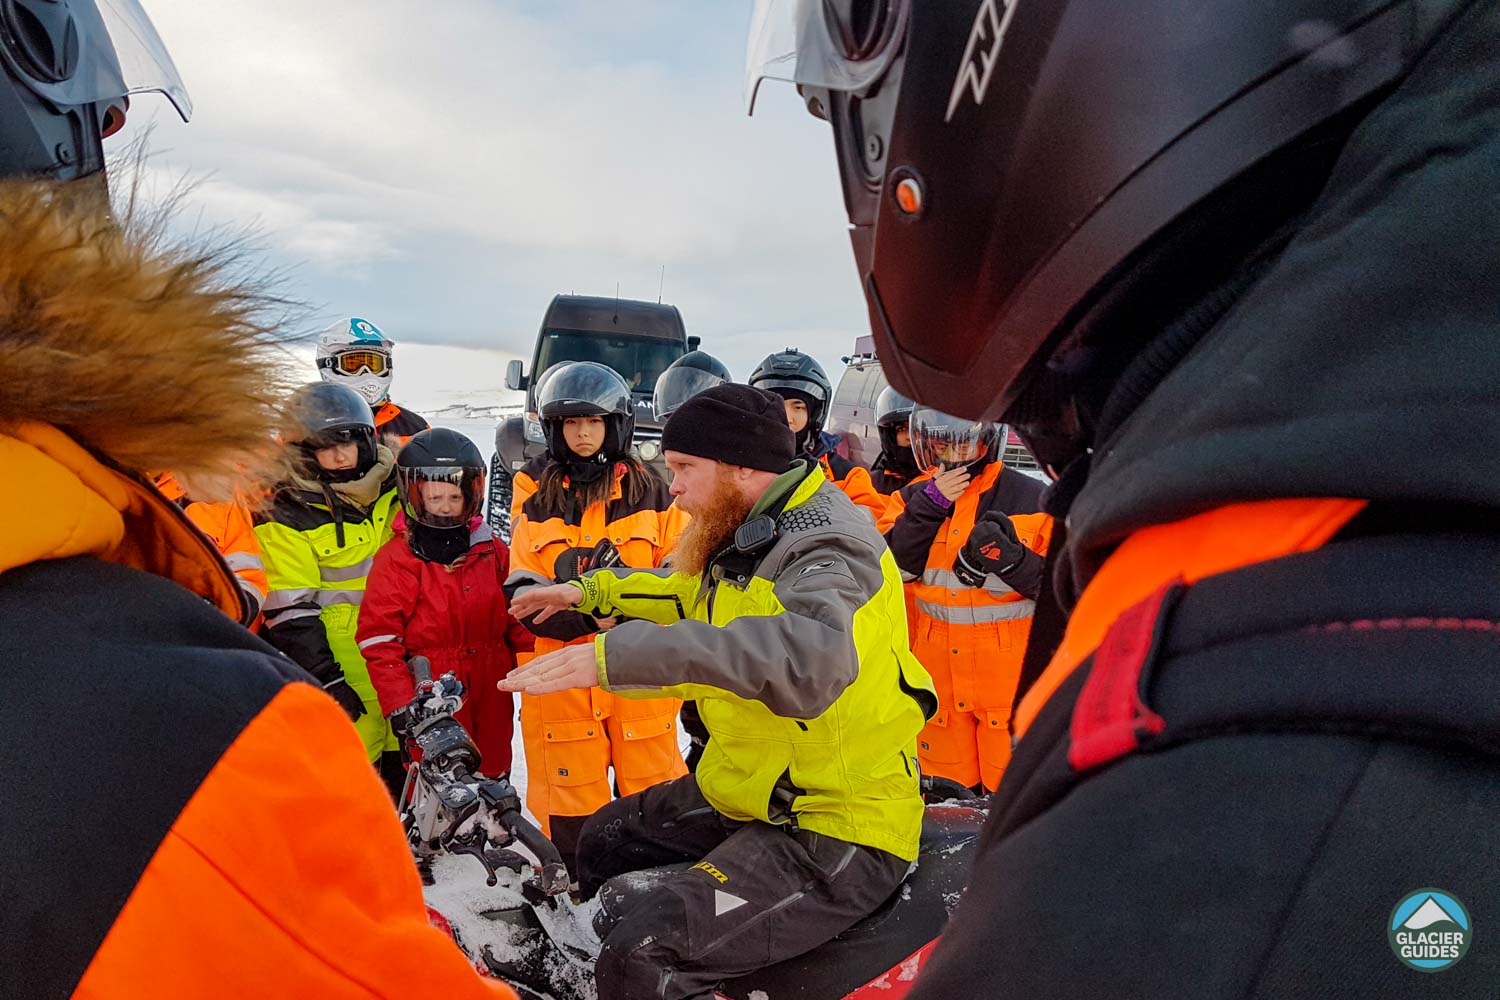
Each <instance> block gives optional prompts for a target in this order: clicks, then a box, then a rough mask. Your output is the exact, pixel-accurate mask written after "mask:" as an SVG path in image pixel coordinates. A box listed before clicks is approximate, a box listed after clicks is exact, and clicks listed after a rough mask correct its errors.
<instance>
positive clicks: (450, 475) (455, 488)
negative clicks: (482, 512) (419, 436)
mask: <svg viewBox="0 0 1500 1000" xmlns="http://www.w3.org/2000/svg"><path fill="white" fill-rule="evenodd" d="M396 485H397V488H398V489H399V490H400V491H401V504H402V506H403V507H404V508H405V509H406V516H407V517H409V518H411V519H412V520H414V521H416V522H417V523H419V524H425V525H427V526H428V527H431V528H457V527H460V526H462V525H465V524H468V523H469V521H470V520H472V519H473V518H474V517H476V516H478V514H479V509H480V506H481V505H482V504H483V503H484V469H483V468H482V467H479V466H472V465H461V466H454V465H448V466H418V467H415V468H412V467H406V466H402V467H398V468H397V470H396Z"/></svg>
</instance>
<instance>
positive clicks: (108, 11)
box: [25, 0, 193, 121]
mask: <svg viewBox="0 0 1500 1000" xmlns="http://www.w3.org/2000/svg"><path fill="white" fill-rule="evenodd" d="M68 14H69V15H70V16H71V21H72V23H71V24H70V25H69V27H70V28H71V29H72V30H73V33H74V39H76V45H77V57H76V60H77V61H76V67H75V68H74V69H73V71H72V72H71V73H69V74H68V75H67V76H66V78H65V79H61V80H56V79H48V78H47V77H48V76H51V75H55V74H50V73H45V72H39V70H40V69H41V67H42V66H43V65H45V64H47V63H50V60H42V59H40V58H38V59H37V60H34V62H35V63H36V66H33V67H28V68H27V69H28V71H27V72H26V73H25V78H26V84H27V86H28V87H29V88H31V89H32V90H34V91H35V92H36V93H37V94H39V95H41V96H42V97H44V98H46V99H47V100H49V101H51V102H53V103H54V104H59V105H63V106H68V107H78V106H81V105H86V104H96V103H99V102H104V101H117V100H119V99H120V98H122V97H125V96H127V95H129V94H141V93H148V92H153V91H154V92H156V93H159V94H163V95H165V96H166V98H167V100H169V101H171V102H172V106H173V107H174V108H176V109H177V113H178V114H179V115H181V116H182V120H183V121H187V120H188V119H189V118H191V117H192V115H193V101H192V98H190V97H188V92H187V87H186V86H184V85H183V82H182V77H181V76H180V75H179V74H178V72H177V66H176V65H175V64H174V63H173V62H172V57H171V56H170V55H168V54H167V47H166V45H164V44H163V43H162V40H161V35H159V34H157V31H156V28H155V26H154V25H152V23H151V18H149V17H147V16H146V12H145V11H144V10H142V9H141V5H140V4H139V3H137V2H136V0H96V3H93V4H72V5H70V6H69V8H68ZM74 39H70V41H73V40H74Z"/></svg>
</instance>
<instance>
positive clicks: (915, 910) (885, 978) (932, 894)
mask: <svg viewBox="0 0 1500 1000" xmlns="http://www.w3.org/2000/svg"><path fill="white" fill-rule="evenodd" d="M413 672H414V674H415V675H416V677H417V692H418V694H417V699H416V701H414V702H413V704H412V706H411V708H410V710H409V711H410V712H411V717H412V720H413V721H412V724H411V727H410V729H409V731H408V735H407V738H406V743H407V746H408V752H409V754H410V758H411V761H412V765H411V767H409V769H408V771H407V779H406V784H405V787H404V788H403V790H402V794H401V799H400V803H399V810H400V816H401V822H402V825H403V827H404V828H405V830H406V833H407V839H408V842H409V843H410V845H411V848H412V852H413V855H414V857H415V859H416V863H417V867H418V870H419V871H420V872H421V874H422V877H423V882H424V893H425V894H426V897H427V902H428V913H429V918H430V919H431V921H432V923H433V924H434V926H437V927H438V928H440V929H441V930H443V931H444V932H446V933H448V934H450V935H451V936H452V937H453V939H454V942H455V943H456V944H457V945H458V946H459V948H461V949H462V950H463V951H464V953H465V954H466V955H467V956H468V957H469V958H470V959H471V960H472V961H473V962H474V964H475V967H476V968H477V969H478V970H479V971H480V972H481V973H484V974H486V975H490V976H494V977H497V978H499V979H503V980H504V981H506V982H507V983H508V984H510V985H511V986H512V987H513V988H514V989H515V990H516V991H517V993H518V994H519V995H520V996H521V997H522V1000H597V992H596V991H595V988H594V976H593V963H594V960H595V958H596V957H597V956H598V954H599V946H600V941H601V940H602V939H603V938H604V937H605V936H606V935H608V933H609V932H610V930H611V929H612V928H613V927H614V925H615V924H616V923H617V922H618V921H619V920H620V919H621V918H622V917H623V916H624V915H625V914H626V913H628V912H629V911H630V910H631V909H632V908H633V907H634V906H635V905H637V904H638V903H639V902H640V901H641V900H643V899H644V898H645V897H646V895H647V894H649V893H650V892H651V891H652V890H653V889H654V888H655V887H656V886H658V885H659V884H660V883H661V882H662V881H664V880H666V879H669V878H671V877H672V876H673V875H675V874H676V873H678V872H680V871H683V870H685V869H687V868H689V867H691V863H690V862H684V863H682V864H678V865H669V866H666V867H662V868H653V869H649V870H646V871H639V872H630V873H627V874H625V875H620V876H617V877H615V878H613V879H611V880H610V881H609V882H607V883H605V885H604V887H603V888H602V889H601V890H600V892H599V893H598V895H596V896H595V897H594V898H593V899H591V900H589V901H587V902H582V903H580V902H577V901H576V900H575V899H574V897H573V896H572V894H571V893H570V892H569V889H570V885H569V877H568V873H567V870H566V868H565V867H564V866H563V863H562V860H561V858H560V857H559V855H558V852H557V849H556V848H555V847H554V846H553V845H552V843H551V842H550V841H549V840H548V839H547V838H546V836H545V835H543V833H542V831H541V830H540V829H538V828H537V826H536V825H535V824H534V823H532V822H531V821H530V820H529V819H527V818H526V817H525V816H524V815H523V814H522V810H521V800H520V796H519V795H518V794H517V793H516V790H515V789H514V788H513V787H512V786H511V784H510V782H509V781H508V780H507V779H506V778H504V777H499V778H489V777H485V776H484V775H483V774H482V772H481V771H480V759H479V753H478V751H477V750H476V749H475V747H474V744H473V741H472V740H470V739H469V736H468V734H467V733H466V732H465V731H464V728H463V726H462V725H461V724H460V723H458V722H457V721H456V720H455V719H454V718H453V712H454V711H455V710H456V709H457V708H458V707H459V705H461V704H462V685H461V684H460V683H459V682H458V681H457V680H456V679H455V678H454V676H453V675H452V674H445V675H443V677H441V678H439V679H438V680H436V681H434V680H432V679H431V677H430V676H426V673H427V671H426V666H425V662H421V658H420V657H417V658H414V660H413ZM924 781H925V779H924ZM924 787H925V788H926V789H927V791H928V798H929V802H930V804H929V805H928V807H927V811H926V816H925V819H924V822H923V826H922V845H921V852H920V855H919V856H918V859H917V861H916V863H915V864H913V866H912V871H911V873H910V874H909V875H908V876H907V878H906V881H905V882H903V883H902V885H901V887H900V888H899V889H898V890H897V891H896V892H895V893H894V894H893V895H892V896H891V898H890V899H889V900H887V901H886V902H885V903H884V904H883V905H882V906H881V907H880V908H879V909H878V910H876V911H875V912H874V913H872V914H871V915H870V916H868V917H866V918H865V919H864V920H861V921H860V922H859V923H857V924H855V925H854V926H853V927H851V928H850V929H849V930H847V931H845V932H844V933H842V934H840V935H838V936H837V937H836V938H834V939H833V940H832V941H829V942H828V943H827V944H824V945H822V946H821V947H819V948H815V949H813V950H812V951H810V952H808V953H806V954H804V955H799V956H798V957H796V958H793V959H789V960H787V961H785V962H780V963H778V964H776V965H772V966H768V967H766V968H763V969H760V970H758V971H756V972H753V973H750V974H748V975H745V976H741V977H738V978H736V979H732V980H729V981H727V982H725V983H724V984H722V985H721V986H720V988H719V994H718V995H719V996H721V997H723V998H725V1000H784V998H793V997H799V998H819V1000H838V998H843V1000H875V998H880V1000H892V998H899V997H901V996H903V995H904V994H905V992H906V990H907V989H908V988H909V987H910V985H911V982H912V981H913V980H914V979H915V978H916V976H917V973H918V971H919V970H920V967H921V963H922V962H923V960H924V959H925V958H926V956H927V954H928V953H929V952H930V950H931V947H932V945H933V944H934V943H935V939H936V938H937V936H938V934H939V932H940V931H941V930H942V928H943V925H944V924H945V923H946V922H947V919H948V914H949V913H950V912H951V911H952V910H953V908H954V907H955V906H957V905H958V900H959V897H960V896H961V895H962V893H963V889H964V885H965V883H966V881H967V879H968V873H969V869H970V866H971V863H972V860H973V851H974V848H975V846H976V844H977V842H978V839H979V831H980V827H981V826H982V825H983V823H984V819H985V812H984V810H983V809H982V808H980V805H979V803H978V802H976V801H973V798H974V797H973V794H972V793H971V792H969V791H968V790H967V789H964V788H962V787H961V786H958V785H957V784H956V783H953V782H945V781H943V780H942V779H939V780H937V781H936V782H926V784H925V785H924ZM950 795H951V796H953V798H950V799H948V800H947V801H944V802H941V803H933V802H931V800H932V799H933V798H935V797H945V796H950ZM965 799H967V800H968V801H964V800H965ZM518 848H519V849H518ZM476 862H477V864H478V865H479V866H481V867H482V868H483V869H484V873H485V877H484V878H483V879H480V878H479V877H478V872H477V870H476V869H475V867H474V866H475V864H476Z"/></svg>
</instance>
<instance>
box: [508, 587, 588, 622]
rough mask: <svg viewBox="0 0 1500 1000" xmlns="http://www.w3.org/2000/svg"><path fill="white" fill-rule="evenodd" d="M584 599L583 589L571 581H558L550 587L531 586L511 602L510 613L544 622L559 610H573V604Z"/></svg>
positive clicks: (517, 616)
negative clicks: (532, 617) (534, 616)
mask: <svg viewBox="0 0 1500 1000" xmlns="http://www.w3.org/2000/svg"><path fill="white" fill-rule="evenodd" d="M581 600H583V591H582V589H580V588H578V587H575V586H574V585H573V584H571V583H558V584H553V585H552V586H550V587H531V588H529V589H527V590H523V591H521V592H520V593H518V594H517V595H516V596H515V598H514V599H512V600H511V602H510V613H511V614H512V615H513V616H514V617H516V618H530V617H531V616H532V615H533V614H535V615H536V620H537V621H539V622H544V621H546V620H547V619H548V618H551V617H552V616H553V615H555V614H557V613H558V612H559V611H572V610H573V606H574V605H576V604H577V603H578V602H579V601H581Z"/></svg>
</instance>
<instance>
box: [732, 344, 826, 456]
mask: <svg viewBox="0 0 1500 1000" xmlns="http://www.w3.org/2000/svg"><path fill="white" fill-rule="evenodd" d="M750 385H752V386H754V387H755V388H757V389H765V390H767V391H768V392H774V393H776V395H778V396H780V397H781V398H782V399H800V400H801V401H802V402H803V403H805V404H806V405H807V426H806V427H804V428H802V430H800V431H798V432H797V450H798V451H799V452H801V451H811V450H812V449H813V448H815V447H816V446H817V442H818V434H819V433H820V432H821V431H822V430H823V422H824V421H825V420H826V419H827V418H828V404H829V402H830V401H831V400H832V399H833V383H832V382H830V381H829V380H828V373H827V372H825V371H823V366H822V365H820V364H818V362H817V359H815V358H813V357H811V356H809V355H806V354H803V353H802V352H801V351H799V350H797V349H796V348H794V347H788V348H787V349H786V350H784V351H777V352H776V353H775V354H769V355H767V356H766V359H765V360H764V361H762V362H761V363H760V364H759V365H757V366H756V368H755V371H753V372H751V373H750Z"/></svg>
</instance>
